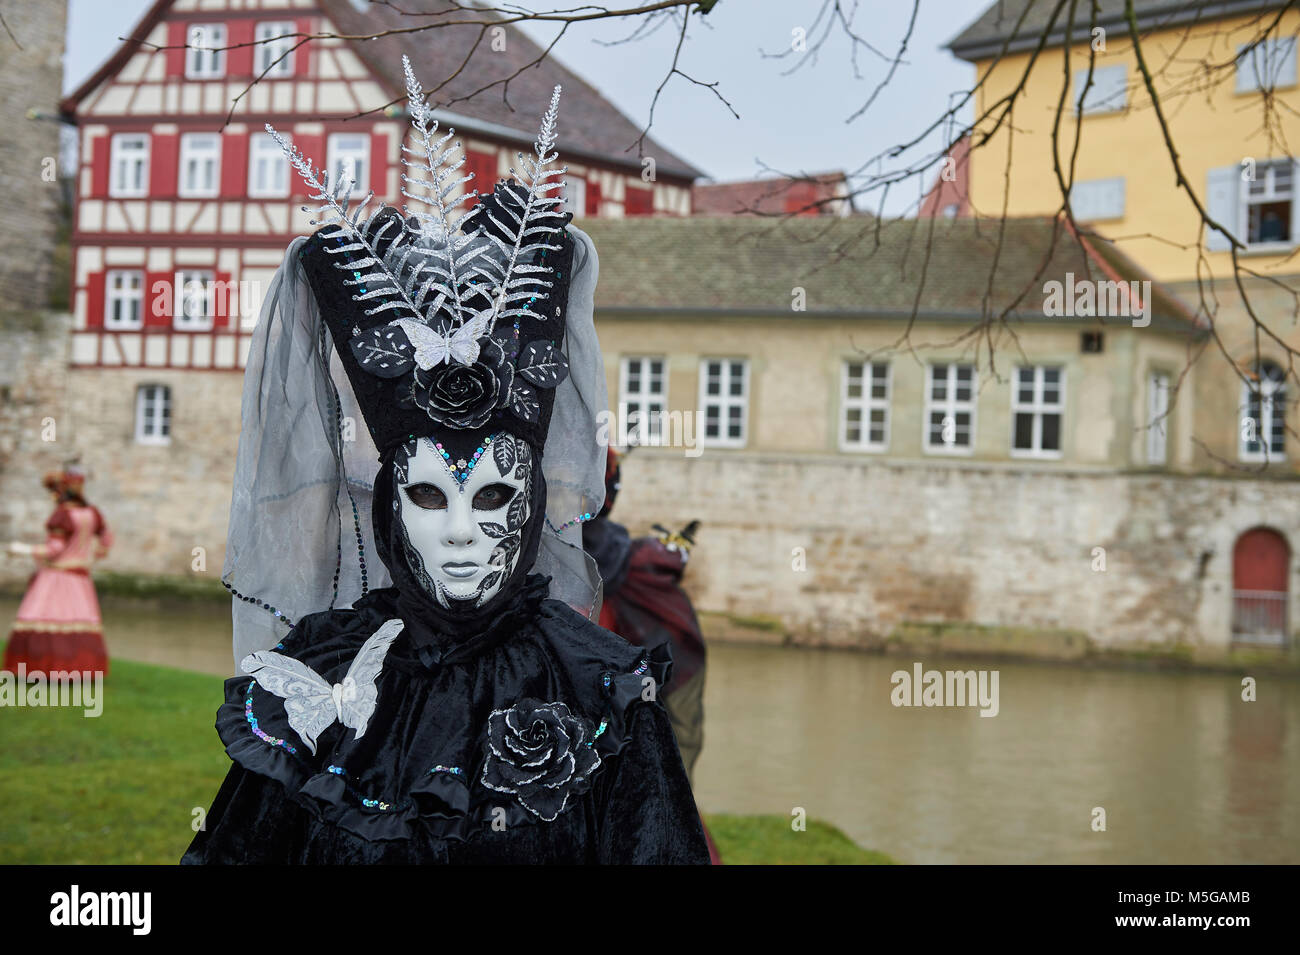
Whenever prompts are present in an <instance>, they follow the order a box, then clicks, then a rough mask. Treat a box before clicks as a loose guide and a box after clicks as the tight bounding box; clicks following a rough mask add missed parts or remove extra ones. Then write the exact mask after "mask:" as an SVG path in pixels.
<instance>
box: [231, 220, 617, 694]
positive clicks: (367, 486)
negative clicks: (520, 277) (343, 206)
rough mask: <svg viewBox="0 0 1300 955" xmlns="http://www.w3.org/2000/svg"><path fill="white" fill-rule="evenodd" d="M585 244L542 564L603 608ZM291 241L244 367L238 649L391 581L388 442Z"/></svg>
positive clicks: (566, 347)
mask: <svg viewBox="0 0 1300 955" xmlns="http://www.w3.org/2000/svg"><path fill="white" fill-rule="evenodd" d="M567 228H568V230H569V232H570V234H571V235H572V237H573V239H574V242H575V259H574V268H573V276H572V281H571V283H570V287H569V305H568V320H567V324H566V330H565V337H564V341H563V351H564V354H565V356H566V358H567V359H568V362H569V375H568V377H567V378H566V379H565V380H564V381H563V382H562V383H561V384H560V385H559V387H558V388H557V389H556V395H555V406H554V411H553V413H552V417H551V421H550V427H549V430H548V433H547V439H546V447H545V452H544V455H543V457H542V474H543V477H544V479H545V481H546V488H547V495H546V499H547V508H546V518H545V527H544V529H543V532H542V541H541V547H540V549H539V551H538V555H537V559H536V562H535V563H534V565H533V568H532V571H533V572H534V573H540V574H545V575H547V576H549V577H550V578H551V584H550V595H551V596H552V597H554V598H556V599H558V600H561V601H563V602H565V603H567V604H568V605H569V606H571V607H573V608H574V609H575V610H577V611H578V612H579V613H582V614H583V615H584V616H587V617H588V618H591V619H594V618H595V616H596V615H597V614H598V612H599V609H600V575H599V573H598V571H597V570H596V566H595V562H594V561H593V560H592V559H591V558H590V557H588V556H587V554H586V553H585V552H584V551H583V549H582V527H581V524H580V523H577V521H578V519H579V518H580V517H581V516H582V515H584V514H596V513H598V512H599V511H600V507H601V504H602V502H603V501H604V494H605V483H604V472H605V455H606V452H605V448H604V447H603V445H601V444H600V443H599V441H598V436H599V435H600V434H602V433H603V432H602V431H601V430H598V420H597V416H598V415H599V414H600V413H601V412H603V411H605V409H606V408H607V407H608V398H607V394H606V388H605V372H604V363H603V360H602V358H601V353H600V345H599V342H598V341H597V338H596V330H595V324H594V321H593V317H594V295H595V288H596V281H597V278H598V273H599V260H598V258H597V255H596V249H595V246H594V244H593V243H592V241H591V239H590V238H589V237H588V236H587V235H586V233H584V232H582V231H581V230H580V229H577V228H575V227H574V226H572V225H570V226H568V227H567ZM306 241H307V240H306V239H305V238H298V239H295V240H294V241H293V242H292V243H291V244H290V246H289V248H288V249H287V250H286V252H285V256H284V260H283V262H282V263H281V265H280V267H279V269H278V270H277V271H276V273H275V276H274V278H273V279H272V280H271V285H270V287H269V288H268V289H267V294H266V297H265V299H264V302H263V306H262V310H261V313H260V316H259V318H258V323H257V327H256V329H255V331H254V332H253V336H252V340H251V342H250V347H249V353H248V361H247V365H246V368H245V373H244V389H243V404H242V415H241V426H240V427H241V430H240V436H239V450H238V456H237V459H236V463H235V476H234V482H233V489H232V495H231V507H230V525H229V529H228V532H227V541H226V558H225V565H224V567H223V571H222V582H223V583H224V584H225V585H226V587H227V588H228V589H229V590H230V591H231V593H232V596H233V604H234V608H233V624H234V661H235V665H236V672H238V670H237V668H238V663H239V661H240V660H242V659H243V658H244V657H245V656H246V655H248V654H249V653H252V652H254V651H256V650H265V649H270V648H272V647H274V646H275V645H276V644H278V643H279V642H280V641H281V640H282V639H283V638H284V636H285V635H286V634H287V633H288V631H289V628H290V627H291V626H292V625H293V624H295V623H297V622H298V621H299V620H300V619H302V617H304V616H306V615H307V614H311V613H316V612H319V611H323V610H329V609H334V608H345V607H350V606H352V604H353V603H354V602H355V601H356V600H357V599H359V598H360V597H361V596H363V595H364V594H365V593H366V592H368V591H369V590H374V589H377V588H381V587H386V586H389V585H390V584H391V579H390V577H389V574H388V571H387V569H386V568H385V567H384V565H383V564H382V563H381V562H380V561H379V560H378V559H376V557H377V555H376V549H375V543H374V531H373V526H372V519H371V503H372V500H373V496H374V483H375V478H376V475H377V473H378V471H379V454H378V451H377V450H376V448H375V445H374V443H373V441H372V440H371V437H370V434H369V431H368V429H367V428H366V426H365V423H364V422H363V420H362V417H361V412H360V409H359V407H358V403H357V400H356V397H355V395H354V394H353V391H352V388H351V385H350V384H349V383H348V379H347V376H346V375H345V374H344V373H343V369H342V366H341V364H340V363H339V361H338V357H337V355H336V353H335V351H334V347H333V344H332V342H331V339H330V335H329V332H328V330H327V329H326V327H325V324H324V322H323V321H322V320H321V314H320V311H319V307H318V305H317V302H316V297H315V295H314V294H313V293H312V290H311V287H310V285H309V284H308V282H307V278H306V275H305V273H304V270H303V267H302V264H301V261H300V259H299V252H300V250H301V249H302V246H303V244H304V243H305V242H306Z"/></svg>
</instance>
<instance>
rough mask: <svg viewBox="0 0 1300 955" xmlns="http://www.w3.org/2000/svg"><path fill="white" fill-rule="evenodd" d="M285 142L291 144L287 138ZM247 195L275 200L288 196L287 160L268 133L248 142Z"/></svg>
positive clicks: (253, 137) (256, 134) (256, 136)
mask: <svg viewBox="0 0 1300 955" xmlns="http://www.w3.org/2000/svg"><path fill="white" fill-rule="evenodd" d="M285 141H286V142H292V140H290V139H289V137H288V136H286V137H285ZM248 194H249V196H251V197H252V198H254V199H276V198H282V197H284V196H287V195H288V194H289V160H288V158H287V157H286V156H285V154H284V150H282V149H281V148H280V147H279V146H278V145H277V144H276V142H275V140H274V139H272V138H271V137H270V135H269V134H268V133H254V134H253V135H252V136H251V137H249V140H248Z"/></svg>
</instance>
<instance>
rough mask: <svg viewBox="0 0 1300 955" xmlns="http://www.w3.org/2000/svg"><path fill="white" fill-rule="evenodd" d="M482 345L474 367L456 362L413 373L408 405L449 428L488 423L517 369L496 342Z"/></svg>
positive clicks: (485, 341) (407, 398)
mask: <svg viewBox="0 0 1300 955" xmlns="http://www.w3.org/2000/svg"><path fill="white" fill-rule="evenodd" d="M480 346H481V349H480V352H479V358H478V361H476V362H474V363H473V364H472V365H462V364H460V363H459V362H457V361H454V360H453V361H446V362H442V363H440V364H437V365H434V366H433V367H432V368H429V369H427V370H426V369H423V368H420V367H418V366H417V367H416V368H415V369H414V370H413V371H412V372H411V387H410V391H409V392H408V393H407V394H406V396H405V402H404V403H408V404H413V405H415V406H416V407H418V408H422V409H424V411H425V412H426V413H427V414H428V415H429V417H430V418H432V419H433V420H434V421H435V422H437V423H438V424H441V425H446V426H447V427H449V428H460V429H467V428H481V427H482V426H483V425H485V424H487V421H488V419H489V418H490V417H492V412H493V411H495V410H496V408H497V407H498V406H500V405H502V404H504V402H505V399H506V396H507V394H508V393H509V390H510V384H511V382H512V381H513V379H514V369H513V368H512V367H511V366H510V364H509V363H508V362H507V361H506V360H505V354H504V352H503V351H502V350H501V346H500V345H499V344H497V342H496V341H494V340H493V339H490V338H484V339H481V340H480Z"/></svg>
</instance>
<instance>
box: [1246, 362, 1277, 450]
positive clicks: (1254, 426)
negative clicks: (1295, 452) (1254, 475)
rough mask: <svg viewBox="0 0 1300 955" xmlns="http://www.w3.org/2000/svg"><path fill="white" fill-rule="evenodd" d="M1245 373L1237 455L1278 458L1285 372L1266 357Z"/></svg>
mask: <svg viewBox="0 0 1300 955" xmlns="http://www.w3.org/2000/svg"><path fill="white" fill-rule="evenodd" d="M1247 377H1248V378H1250V379H1251V380H1250V381H1246V382H1243V383H1242V386H1241V422H1240V427H1241V431H1240V435H1241V441H1240V450H1241V459H1242V460H1243V461H1280V460H1282V458H1283V457H1284V454H1285V451H1286V376H1285V375H1284V374H1283V372H1282V369H1281V368H1279V367H1278V366H1277V365H1275V364H1273V363H1272V362H1271V361H1266V362H1264V363H1263V364H1262V365H1260V366H1258V367H1257V368H1256V369H1255V370H1254V372H1253V373H1252V374H1250V375H1248V376H1247Z"/></svg>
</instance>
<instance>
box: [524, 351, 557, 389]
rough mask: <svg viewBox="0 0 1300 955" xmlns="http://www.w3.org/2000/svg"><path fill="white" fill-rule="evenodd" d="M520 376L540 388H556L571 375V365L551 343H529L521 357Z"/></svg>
mask: <svg viewBox="0 0 1300 955" xmlns="http://www.w3.org/2000/svg"><path fill="white" fill-rule="evenodd" d="M519 374H521V375H523V376H524V377H525V378H527V379H528V380H529V381H531V382H532V383H533V384H535V385H536V386H537V387H538V388H554V387H555V386H556V385H558V384H559V383H560V382H562V381H564V379H565V376H566V375H568V374H569V363H568V361H566V360H565V358H564V356H563V355H561V354H560V350H559V349H558V348H556V347H555V346H554V345H552V344H551V343H550V342H547V341H540V340H539V341H535V342H529V343H528V345H527V346H525V348H524V350H523V352H522V354H520V356H519Z"/></svg>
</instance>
